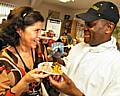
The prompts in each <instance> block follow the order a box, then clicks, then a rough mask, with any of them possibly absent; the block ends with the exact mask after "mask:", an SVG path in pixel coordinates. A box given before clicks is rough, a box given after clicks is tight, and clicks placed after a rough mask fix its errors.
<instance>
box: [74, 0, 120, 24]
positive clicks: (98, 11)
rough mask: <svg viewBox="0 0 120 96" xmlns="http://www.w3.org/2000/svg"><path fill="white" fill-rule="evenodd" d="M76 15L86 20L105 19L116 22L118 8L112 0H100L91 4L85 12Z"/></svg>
mask: <svg viewBox="0 0 120 96" xmlns="http://www.w3.org/2000/svg"><path fill="white" fill-rule="evenodd" d="M76 17H77V18H80V19H83V20H85V21H86V22H91V21H94V20H98V19H105V20H109V21H111V22H113V23H115V24H117V23H118V21H119V10H118V8H117V6H116V5H115V4H113V3H112V2H109V1H100V2H97V3H95V4H93V6H92V7H91V8H89V9H88V11H87V12H86V13H82V14H78V15H76Z"/></svg>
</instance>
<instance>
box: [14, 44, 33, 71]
mask: <svg viewBox="0 0 120 96" xmlns="http://www.w3.org/2000/svg"><path fill="white" fill-rule="evenodd" d="M14 48H15V51H16V53H17V54H18V56H19V58H20V60H21V61H22V63H23V65H24V68H25V71H26V72H29V71H30V69H29V68H28V67H27V66H26V64H25V62H24V60H23V59H22V56H21V55H20V53H19V52H18V50H17V48H16V47H15V46H14ZM31 53H32V61H33V64H34V57H33V51H32V49H31Z"/></svg>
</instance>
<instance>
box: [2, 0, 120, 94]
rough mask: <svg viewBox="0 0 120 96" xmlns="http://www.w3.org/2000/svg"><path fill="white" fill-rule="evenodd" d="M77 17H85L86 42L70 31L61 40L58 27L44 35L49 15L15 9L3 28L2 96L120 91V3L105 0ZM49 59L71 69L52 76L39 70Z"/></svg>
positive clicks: (31, 10) (29, 9)
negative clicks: (119, 29)
mask: <svg viewBox="0 0 120 96" xmlns="http://www.w3.org/2000/svg"><path fill="white" fill-rule="evenodd" d="M76 17H77V18H80V19H83V20H84V21H85V26H84V42H80V43H79V42H77V40H76V39H73V40H71V37H70V35H69V34H65V36H61V37H60V38H59V39H58V40H57V41H55V40H54V39H53V37H54V34H55V33H54V32H53V31H52V30H49V32H47V34H41V30H42V27H43V23H44V18H43V16H42V15H41V13H40V12H38V11H35V10H34V9H33V8H31V7H18V8H15V9H13V10H12V11H11V12H10V14H9V15H8V17H7V20H6V21H5V22H4V26H1V30H0V39H1V41H2V42H3V41H4V43H5V46H4V47H2V48H1V51H0V78H1V79H0V96H60V95H61V96H64V95H70V96H119V95H120V92H119V91H120V70H119V69H120V52H119V51H118V49H117V45H116V39H115V37H113V36H112V33H113V31H114V29H115V27H116V25H117V23H118V21H119V10H118V8H117V6H116V5H115V4H114V3H112V2H109V1H100V2H97V3H95V4H93V5H92V6H91V7H90V8H89V9H88V11H87V12H86V13H81V14H78V15H76ZM44 37H45V38H46V37H47V39H45V38H44ZM43 38H44V39H43ZM71 46H72V47H71ZM73 46H74V47H73ZM49 61H51V62H58V63H60V64H62V65H63V66H64V67H65V68H66V73H63V74H62V75H51V74H49V73H45V72H43V71H41V69H40V68H38V64H39V63H41V62H49Z"/></svg>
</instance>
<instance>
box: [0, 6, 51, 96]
mask: <svg viewBox="0 0 120 96" xmlns="http://www.w3.org/2000/svg"><path fill="white" fill-rule="evenodd" d="M43 22H44V18H43V17H42V16H41V14H40V13H39V12H38V11H34V10H33V9H32V8H31V7H20V8H15V9H14V10H12V11H11V13H10V14H9V15H8V19H7V21H6V24H5V26H4V27H2V29H1V32H0V37H1V38H2V39H3V40H4V42H6V43H7V44H8V46H7V47H5V48H4V49H2V51H1V52H0V78H1V79H0V96H1V95H2V96H29V95H28V94H29V93H30V89H31V87H32V86H33V85H32V84H33V83H34V84H36V82H38V81H40V79H42V78H45V77H47V76H48V75H49V74H44V73H42V72H41V71H40V70H39V69H34V68H36V67H37V64H38V62H40V61H39V60H38V59H39V58H38V57H40V56H39V55H37V53H40V52H37V51H38V44H39V41H40V38H39V36H40V35H41V29H42V26H43ZM36 49H37V50H36ZM38 85H40V84H38ZM32 90H33V88H32ZM32 90H31V91H32ZM35 94H36V95H38V94H39V93H38V92H37V93H35ZM33 95H34V94H33ZM34 96H35V95H34Z"/></svg>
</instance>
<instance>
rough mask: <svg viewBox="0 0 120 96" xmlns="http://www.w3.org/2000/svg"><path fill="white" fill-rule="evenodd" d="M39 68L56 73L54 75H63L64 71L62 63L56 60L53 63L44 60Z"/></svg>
mask: <svg viewBox="0 0 120 96" xmlns="http://www.w3.org/2000/svg"><path fill="white" fill-rule="evenodd" d="M39 68H40V69H41V70H42V71H43V72H46V73H50V74H54V75H61V74H62V73H63V71H62V65H60V64H59V63H58V62H54V63H53V64H52V65H50V64H49V63H48V62H44V63H43V64H41V65H40V66H39Z"/></svg>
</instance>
